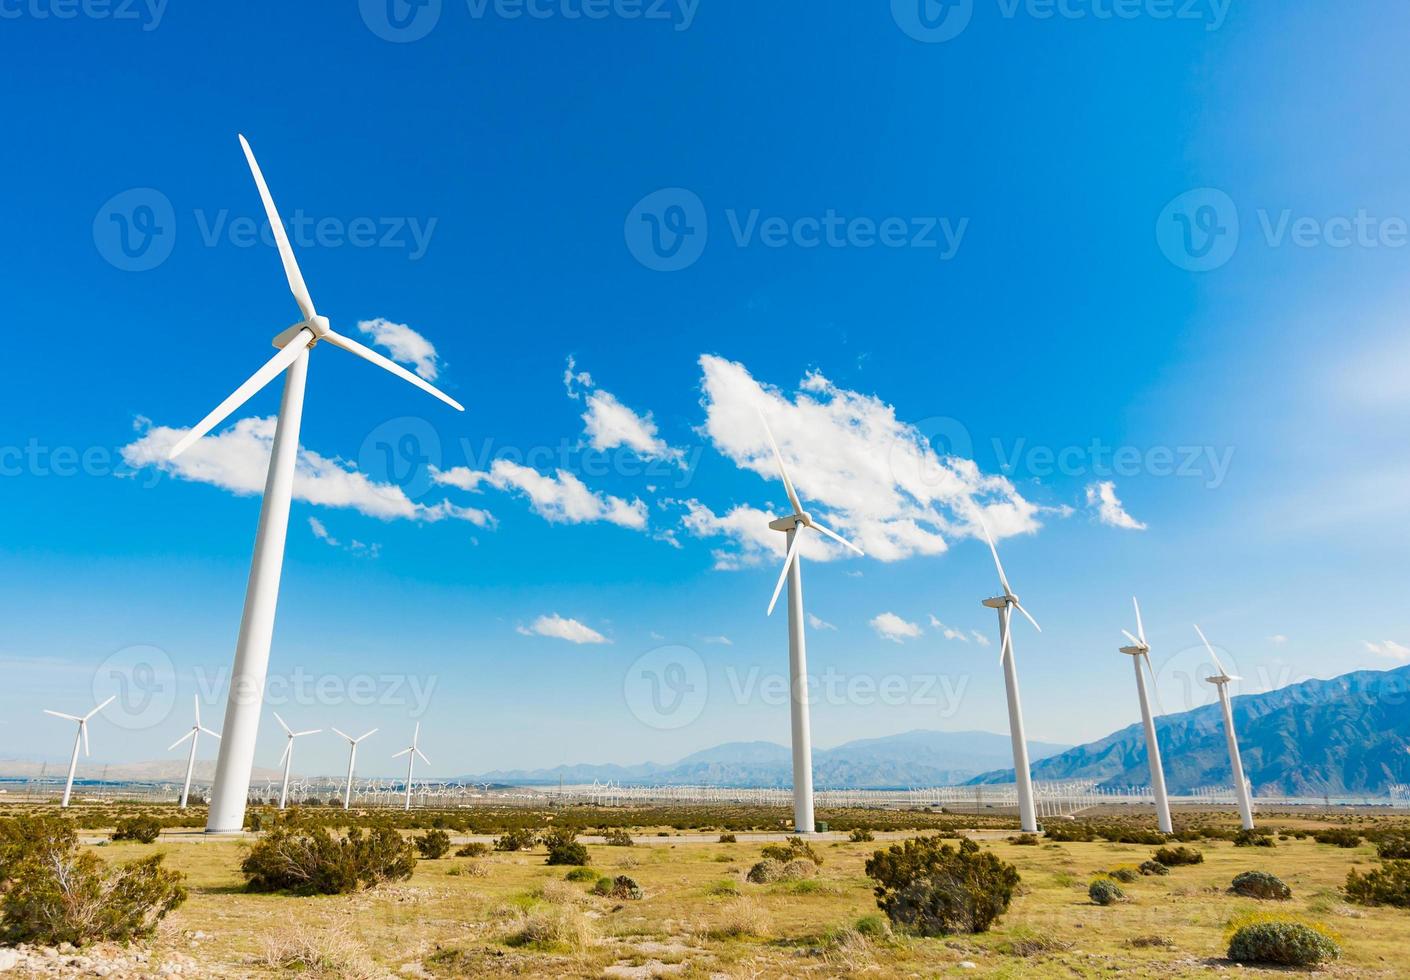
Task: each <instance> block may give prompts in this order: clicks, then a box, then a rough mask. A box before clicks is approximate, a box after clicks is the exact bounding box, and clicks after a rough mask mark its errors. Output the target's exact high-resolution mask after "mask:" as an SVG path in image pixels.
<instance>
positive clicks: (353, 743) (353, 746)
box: [291, 728, 377, 810]
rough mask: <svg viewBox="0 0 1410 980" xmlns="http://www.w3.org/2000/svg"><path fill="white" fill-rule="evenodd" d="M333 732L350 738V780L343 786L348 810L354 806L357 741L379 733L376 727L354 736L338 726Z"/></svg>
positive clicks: (345, 804)
mask: <svg viewBox="0 0 1410 980" xmlns="http://www.w3.org/2000/svg"><path fill="white" fill-rule="evenodd" d="M333 733H334V734H336V735H341V736H342V737H343V738H345V739H347V740H348V781H347V785H345V786H344V787H343V809H344V810H347V809H349V808H351V806H352V787H353V766H355V765H357V743H358V742H361V741H362V740H363V739H364V738H367V736H369V735H375V734H376V733H377V729H375V728H374V729H372V730H371V731H369V732H363V733H362V734H361V735H359V736H358V737H357V738H353V737H352V736H351V735H349V734H347V733H346V732H340V731H338V729H336V728H335V729H333ZM291 744H292V743H291Z"/></svg>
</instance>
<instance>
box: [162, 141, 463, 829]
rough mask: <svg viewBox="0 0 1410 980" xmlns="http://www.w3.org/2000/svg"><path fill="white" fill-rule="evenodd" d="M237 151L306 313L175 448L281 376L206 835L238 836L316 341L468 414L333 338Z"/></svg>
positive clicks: (265, 193)
mask: <svg viewBox="0 0 1410 980" xmlns="http://www.w3.org/2000/svg"><path fill="white" fill-rule="evenodd" d="M240 146H241V147H242V148H243V149H244V151H245V159H246V161H247V162H248V163H249V165H250V172H251V173H252V174H253V175H254V178H255V186H256V187H257V188H258V189H259V195H260V199H261V200H262V201H263V202H264V211H265V215H266V216H267V217H268V218H269V226H270V230H271V231H272V232H273V234H274V241H275V243H276V244H277V245H278V247H279V258H280V260H281V261H282V262H283V264H284V275H285V277H286V278H287V279H288V280H289V289H290V290H291V291H292V292H293V294H294V300H295V301H296V302H297V303H298V306H299V312H300V313H301V314H302V315H303V319H301V320H300V321H299V322H298V323H295V324H294V325H293V326H291V327H289V328H288V329H287V330H285V331H283V332H282V333H280V334H279V335H278V336H276V337H275V338H274V346H275V347H277V348H279V353H277V354H275V355H274V356H273V357H272V358H270V359H269V361H267V362H266V363H265V365H264V367H262V368H260V369H259V370H258V371H256V372H255V373H254V374H253V375H252V376H251V377H250V379H249V380H248V381H246V382H245V383H244V384H242V385H240V387H238V388H236V389H235V391H234V393H233V394H231V395H230V397H229V398H227V399H225V401H223V402H221V403H220V404H219V405H217V406H216V407H215V409H214V410H213V411H212V412H211V413H210V414H209V415H207V416H206V417H205V418H203V419H202V420H201V421H200V422H198V423H196V426H195V427H194V428H193V429H191V431H190V432H188V433H186V435H185V436H183V437H182V439H181V441H180V442H178V443H177V444H176V446H175V447H173V448H172V450H171V458H173V459H174V458H175V457H177V456H179V455H180V454H181V453H183V452H185V451H186V449H188V448H189V447H190V446H191V445H193V444H194V443H195V442H196V440H198V439H200V438H201V436H203V435H205V434H206V433H207V432H209V431H210V430H211V429H213V428H215V427H216V426H217V425H219V424H220V423H221V422H222V421H223V420H224V419H225V418H226V417H227V416H229V415H230V414H231V413H232V412H234V411H235V410H236V409H237V408H239V407H240V406H241V405H243V404H244V403H245V402H246V401H248V400H249V399H250V398H251V397H252V396H253V395H254V394H255V392H257V391H259V390H260V389H261V388H263V387H264V386H265V385H266V384H268V383H269V382H270V381H271V380H273V379H274V377H275V376H276V375H277V374H279V373H280V372H281V371H282V372H285V376H284V395H283V399H282V401H281V402H280V406H279V421H278V424H277V425H276V426H275V429H274V445H273V450H272V452H271V453H270V457H269V471H268V474H267V476H266V478H265V484H264V499H263V502H262V504H261V506H260V516H259V530H258V531H257V532H256V535H255V550H254V557H253V559H252V560H251V562H250V577H249V582H248V584H247V586H246V589H245V609H244V613H243V615H242V616H241V618H240V635H239V639H238V640H237V641H236V645H235V665H234V669H233V670H232V672H231V676H230V694H229V698H228V700H227V702H226V707H225V738H223V739H221V743H220V755H219V757H218V759H217V761H216V770H215V783H214V785H213V786H212V788H211V807H210V817H209V819H208V820H207V821H206V831H207V833H235V832H238V831H240V830H241V829H242V828H243V827H244V821H245V803H246V798H247V797H248V795H249V791H250V771H251V766H252V765H253V764H254V758H255V738H256V735H257V734H258V730H259V714H260V703H261V701H262V699H263V697H264V681H265V675H266V672H267V670H268V667H269V646H270V640H271V637H272V636H273V633H274V613H275V607H276V606H277V605H278V601H279V576H280V572H281V571H282V568H283V563H284V539H285V535H286V534H287V532H288V528H289V504H290V501H291V500H292V497H293V489H294V465H295V462H296V461H297V458H298V450H299V426H300V424H301V422H302V420H303V404H304V383H305V381H306V379H307V376H308V353H309V351H310V350H312V349H313V347H314V346H315V345H316V344H317V343H318V342H319V341H327V342H328V343H330V344H332V345H333V346H335V347H341V348H342V349H343V350H346V351H349V352H350V353H353V354H356V355H357V356H358V357H361V358H364V359H366V360H368V361H371V362H372V363H373V364H376V365H377V366H378V367H381V368H384V369H385V370H387V371H390V372H391V373H392V374H395V375H396V376H397V377H399V378H401V379H403V380H404V381H409V382H410V383H411V384H414V385H416V386H417V387H418V388H421V389H422V390H424V391H426V392H429V393H430V394H432V395H435V396H436V397H437V398H439V399H440V400H441V401H443V402H445V403H446V404H447V405H450V406H451V407H452V408H454V409H456V410H457V411H464V408H463V407H462V406H461V405H460V403H459V402H457V401H455V399H453V398H451V397H450V396H449V395H446V394H445V393H444V392H442V391H440V390H439V389H437V388H436V387H434V386H433V385H431V384H429V383H427V382H426V381H424V380H423V379H421V378H420V377H418V376H416V375H415V374H412V373H411V372H410V371H408V370H407V369H406V368H404V367H402V366H401V365H399V364H396V363H395V362H393V361H390V360H388V359H387V358H385V357H383V356H382V355H381V354H378V353H377V352H376V351H373V350H370V349H368V348H367V347H364V346H363V345H362V344H359V343H358V342H357V341H355V340H352V339H351V338H349V337H345V336H343V335H342V334H339V333H335V332H334V331H333V330H332V328H331V327H330V326H329V323H328V318H327V317H325V316H320V315H319V313H318V311H317V310H316V309H314V305H313V299H312V298H311V297H310V296H309V291H308V287H307V286H305V285H304V278H303V274H302V273H301V272H300V271H299V266H298V263H297V262H296V261H295V260H294V252H293V249H292V248H291V247H290V246H289V236H288V235H287V234H286V233H285V231H284V224H283V222H282V221H280V219H279V212H278V211H277V210H276V209H275V207H274V199H273V198H272V197H270V194H269V187H268V186H266V184H265V182H264V175H263V174H262V173H261V172H260V169H259V164H258V163H256V162H255V155H254V153H253V152H252V151H251V150H250V144H249V143H247V142H246V141H245V137H244V136H241V137H240Z"/></svg>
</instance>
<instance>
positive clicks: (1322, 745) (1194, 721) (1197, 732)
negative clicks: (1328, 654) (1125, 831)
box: [972, 666, 1410, 796]
mask: <svg viewBox="0 0 1410 980" xmlns="http://www.w3.org/2000/svg"><path fill="white" fill-rule="evenodd" d="M1135 696H1136V695H1135V691H1134V690H1133V691H1132V693H1131V698H1132V700H1133V701H1134V699H1135ZM1233 710H1234V727H1235V729H1236V730H1237V731H1238V734H1239V751H1240V752H1241V753H1242V755H1243V763H1244V769H1245V771H1246V772H1247V773H1248V778H1249V781H1250V782H1252V783H1253V786H1254V791H1255V792H1257V793H1259V794H1262V795H1265V796H1277V795H1287V796H1322V795H1330V796H1338V795H1381V794H1384V793H1385V792H1386V791H1387V788H1388V786H1389V785H1390V784H1391V783H1410V666H1405V667H1399V668H1396V669H1395V670H1388V671H1378V670H1363V671H1357V672H1355V673H1351V674H1345V675H1343V676H1341V677H1336V678H1333V679H1331V680H1310V681H1305V682H1303V683H1301V684H1294V685H1292V686H1290V687H1285V688H1281V689H1279V690H1277V691H1270V692H1268V693H1266V694H1246V695H1241V696H1238V697H1235V698H1234V699H1233ZM1156 734H1157V737H1158V738H1159V740H1160V754H1161V760H1162V761H1163V763H1164V766H1165V779H1166V783H1167V785H1168V786H1169V787H1170V789H1171V791H1172V792H1184V791H1188V790H1190V789H1194V788H1196V787H1199V786H1221V785H1222V786H1228V785H1232V783H1233V780H1232V779H1231V778H1230V773H1229V755H1228V749H1227V748H1226V746H1225V742H1224V722H1223V718H1222V716H1221V714H1220V711H1219V706H1218V705H1217V704H1211V705H1206V706H1205V707H1202V708H1196V709H1194V710H1193V711H1186V712H1182V713H1180V714H1175V715H1169V716H1166V717H1163V718H1160V719H1158V720H1157V722H1156ZM1033 776H1034V778H1035V779H1052V780H1058V779H1095V780H1098V781H1099V782H1100V783H1101V784H1102V785H1103V786H1111V787H1117V786H1139V785H1146V784H1147V783H1149V782H1150V769H1149V767H1148V762H1147V758H1146V743H1145V735H1144V733H1143V731H1142V729H1141V726H1140V725H1139V724H1136V725H1131V726H1129V727H1127V728H1123V729H1121V730H1120V731H1119V732H1115V733H1113V734H1111V735H1108V736H1107V737H1106V738H1103V739H1100V740H1099V741H1096V742H1092V743H1090V744H1087V745H1079V746H1077V747H1076V748H1073V749H1069V750H1068V751H1066V752H1063V753H1061V754H1059V755H1055V756H1053V757H1051V758H1048V759H1045V760H1044V761H1042V762H1041V763H1038V764H1035V765H1034V766H1033ZM1012 781H1013V769H1012V768H1009V769H1007V770H1001V771H996V772H990V773H985V774H984V775H982V776H980V777H978V778H977V779H974V780H972V782H974V783H1004V782H1012Z"/></svg>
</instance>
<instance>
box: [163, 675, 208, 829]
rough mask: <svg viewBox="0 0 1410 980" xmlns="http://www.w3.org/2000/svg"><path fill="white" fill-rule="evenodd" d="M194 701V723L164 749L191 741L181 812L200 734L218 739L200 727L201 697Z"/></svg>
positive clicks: (194, 762) (196, 697)
mask: <svg viewBox="0 0 1410 980" xmlns="http://www.w3.org/2000/svg"><path fill="white" fill-rule="evenodd" d="M194 699H195V702H196V723H195V724H194V725H192V726H191V730H190V731H189V732H187V733H186V734H185V735H182V736H181V737H180V738H178V739H177V740H176V741H175V742H172V743H171V744H170V745H168V746H167V747H166V750H167V751H168V752H170V751H171V750H172V749H174V748H176V747H177V746H178V745H180V744H181V743H182V742H184V741H186V740H187V739H188V738H189V739H190V740H191V752H190V754H189V755H187V756H186V784H185V785H184V786H182V787H181V809H183V810H184V809H186V800H187V798H188V797H189V796H190V795H191V771H192V770H193V769H195V768H196V743H197V742H198V741H200V738H201V733H202V732H205V733H206V734H207V735H209V736H210V737H211V738H215V739H218V738H220V733H219V732H213V731H211V730H210V729H209V728H204V727H202V725H201V696H200V695H199V694H197V695H195V696H194Z"/></svg>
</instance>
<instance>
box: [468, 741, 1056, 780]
mask: <svg viewBox="0 0 1410 980" xmlns="http://www.w3.org/2000/svg"><path fill="white" fill-rule="evenodd" d="M1066 748H1067V746H1065V745H1053V744H1050V743H1047V742H1030V743H1029V752H1030V753H1031V754H1032V756H1033V758H1035V759H1043V758H1047V757H1048V756H1051V755H1054V754H1056V753H1058V752H1061V751H1063V750H1064V749H1066ZM1011 757H1012V756H1011V754H1010V748H1009V737H1008V736H1007V735H996V734H994V733H993V732H935V731H913V732H905V733H902V734H900V735H890V736H887V737H885V738H868V739H860V740H858V741H855V742H848V743H846V744H844V745H839V746H837V747H836V748H831V749H814V750H813V782H814V785H816V786H817V787H818V788H819V789H895V788H904V787H909V786H943V785H951V784H954V783H959V782H963V781H964V780H966V779H969V778H970V777H972V776H974V775H976V774H977V773H981V772H984V771H986V770H988V769H991V768H993V767H994V766H997V765H1001V764H1002V763H1003V762H1005V761H1007V760H1009V759H1010V758H1011ZM792 758H793V756H792V753H791V751H790V750H789V748H788V747H787V746H784V745H779V744H777V743H774V742H726V743H724V744H723V745H716V746H713V747H712V748H708V749H703V750H701V751H699V752H693V753H691V754H690V755H688V756H686V757H685V758H683V759H680V760H678V761H676V762H672V763H665V764H661V763H653V762H646V763H642V764H640V765H635V766H619V765H565V766H556V767H554V768H552V769H532V770H523V769H519V770H512V771H503V770H496V771H494V772H487V773H483V774H481V775H478V776H467V777H465V778H467V779H473V780H476V781H479V782H494V783H508V784H515V783H518V784H553V783H557V782H559V781H560V780H561V781H562V782H563V783H568V784H578V783H591V782H592V781H593V780H598V781H599V782H609V781H611V782H617V783H622V784H668V785H682V786H684V785H706V786H766V787H771V786H779V787H782V786H791V785H792V784H793V764H792Z"/></svg>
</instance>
